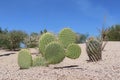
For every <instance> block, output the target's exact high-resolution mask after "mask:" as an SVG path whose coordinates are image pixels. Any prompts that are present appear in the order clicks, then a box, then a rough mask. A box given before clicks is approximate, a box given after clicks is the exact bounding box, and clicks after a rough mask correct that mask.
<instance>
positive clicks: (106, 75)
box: [0, 42, 120, 80]
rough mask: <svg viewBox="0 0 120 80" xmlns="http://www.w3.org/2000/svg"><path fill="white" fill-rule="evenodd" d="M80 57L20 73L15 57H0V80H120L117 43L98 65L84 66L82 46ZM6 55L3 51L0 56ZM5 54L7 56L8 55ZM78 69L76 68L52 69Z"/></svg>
mask: <svg viewBox="0 0 120 80" xmlns="http://www.w3.org/2000/svg"><path fill="white" fill-rule="evenodd" d="M80 46H81V48H82V53H81V56H80V58H79V59H75V60H71V59H68V58H65V59H64V61H63V62H61V63H60V64H57V65H50V66H49V67H31V68H30V69H25V70H20V69H19V66H18V65H17V55H18V53H17V52H15V53H16V54H11V55H9V56H1V57H0V80H120V42H108V44H107V45H106V47H105V50H104V51H103V55H102V56H103V59H102V60H101V61H99V62H96V63H95V62H87V61H86V60H88V57H87V54H86V51H85V44H80ZM4 53H6V52H5V51H4V50H1V51H0V54H4ZM7 53H8V52H7ZM70 65H78V67H70V68H62V69H54V67H64V66H70Z"/></svg>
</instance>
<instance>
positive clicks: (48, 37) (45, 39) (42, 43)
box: [39, 32, 55, 56]
mask: <svg viewBox="0 0 120 80" xmlns="http://www.w3.org/2000/svg"><path fill="white" fill-rule="evenodd" d="M52 41H55V36H54V35H53V34H52V33H48V32H47V33H44V34H43V35H42V36H41V37H40V40H39V50H40V52H41V54H42V56H44V53H45V47H46V45H47V44H49V43H50V42H52Z"/></svg>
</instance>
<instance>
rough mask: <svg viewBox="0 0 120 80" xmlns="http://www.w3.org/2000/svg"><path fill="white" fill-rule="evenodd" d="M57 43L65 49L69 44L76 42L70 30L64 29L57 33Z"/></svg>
mask: <svg viewBox="0 0 120 80" xmlns="http://www.w3.org/2000/svg"><path fill="white" fill-rule="evenodd" d="M59 41H60V42H61V43H62V44H63V46H64V48H67V46H68V45H69V44H71V43H74V42H75V41H76V35H75V33H74V32H73V31H72V30H71V29H69V28H64V29H63V30H62V31H61V32H60V33H59Z"/></svg>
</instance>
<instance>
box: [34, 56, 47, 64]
mask: <svg viewBox="0 0 120 80" xmlns="http://www.w3.org/2000/svg"><path fill="white" fill-rule="evenodd" d="M32 66H47V62H46V60H45V58H44V57H42V56H37V57H35V58H34V59H33V65H32Z"/></svg>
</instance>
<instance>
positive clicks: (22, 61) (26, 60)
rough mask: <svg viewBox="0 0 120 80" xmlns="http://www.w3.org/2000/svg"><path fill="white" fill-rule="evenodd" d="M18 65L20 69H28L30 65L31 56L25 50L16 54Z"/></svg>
mask: <svg viewBox="0 0 120 80" xmlns="http://www.w3.org/2000/svg"><path fill="white" fill-rule="evenodd" d="M18 65H19V66H20V69H28V68H30V66H31V65H32V56H31V54H30V52H29V51H28V50H27V49H22V50H21V51H20V52H19V54H18Z"/></svg>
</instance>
